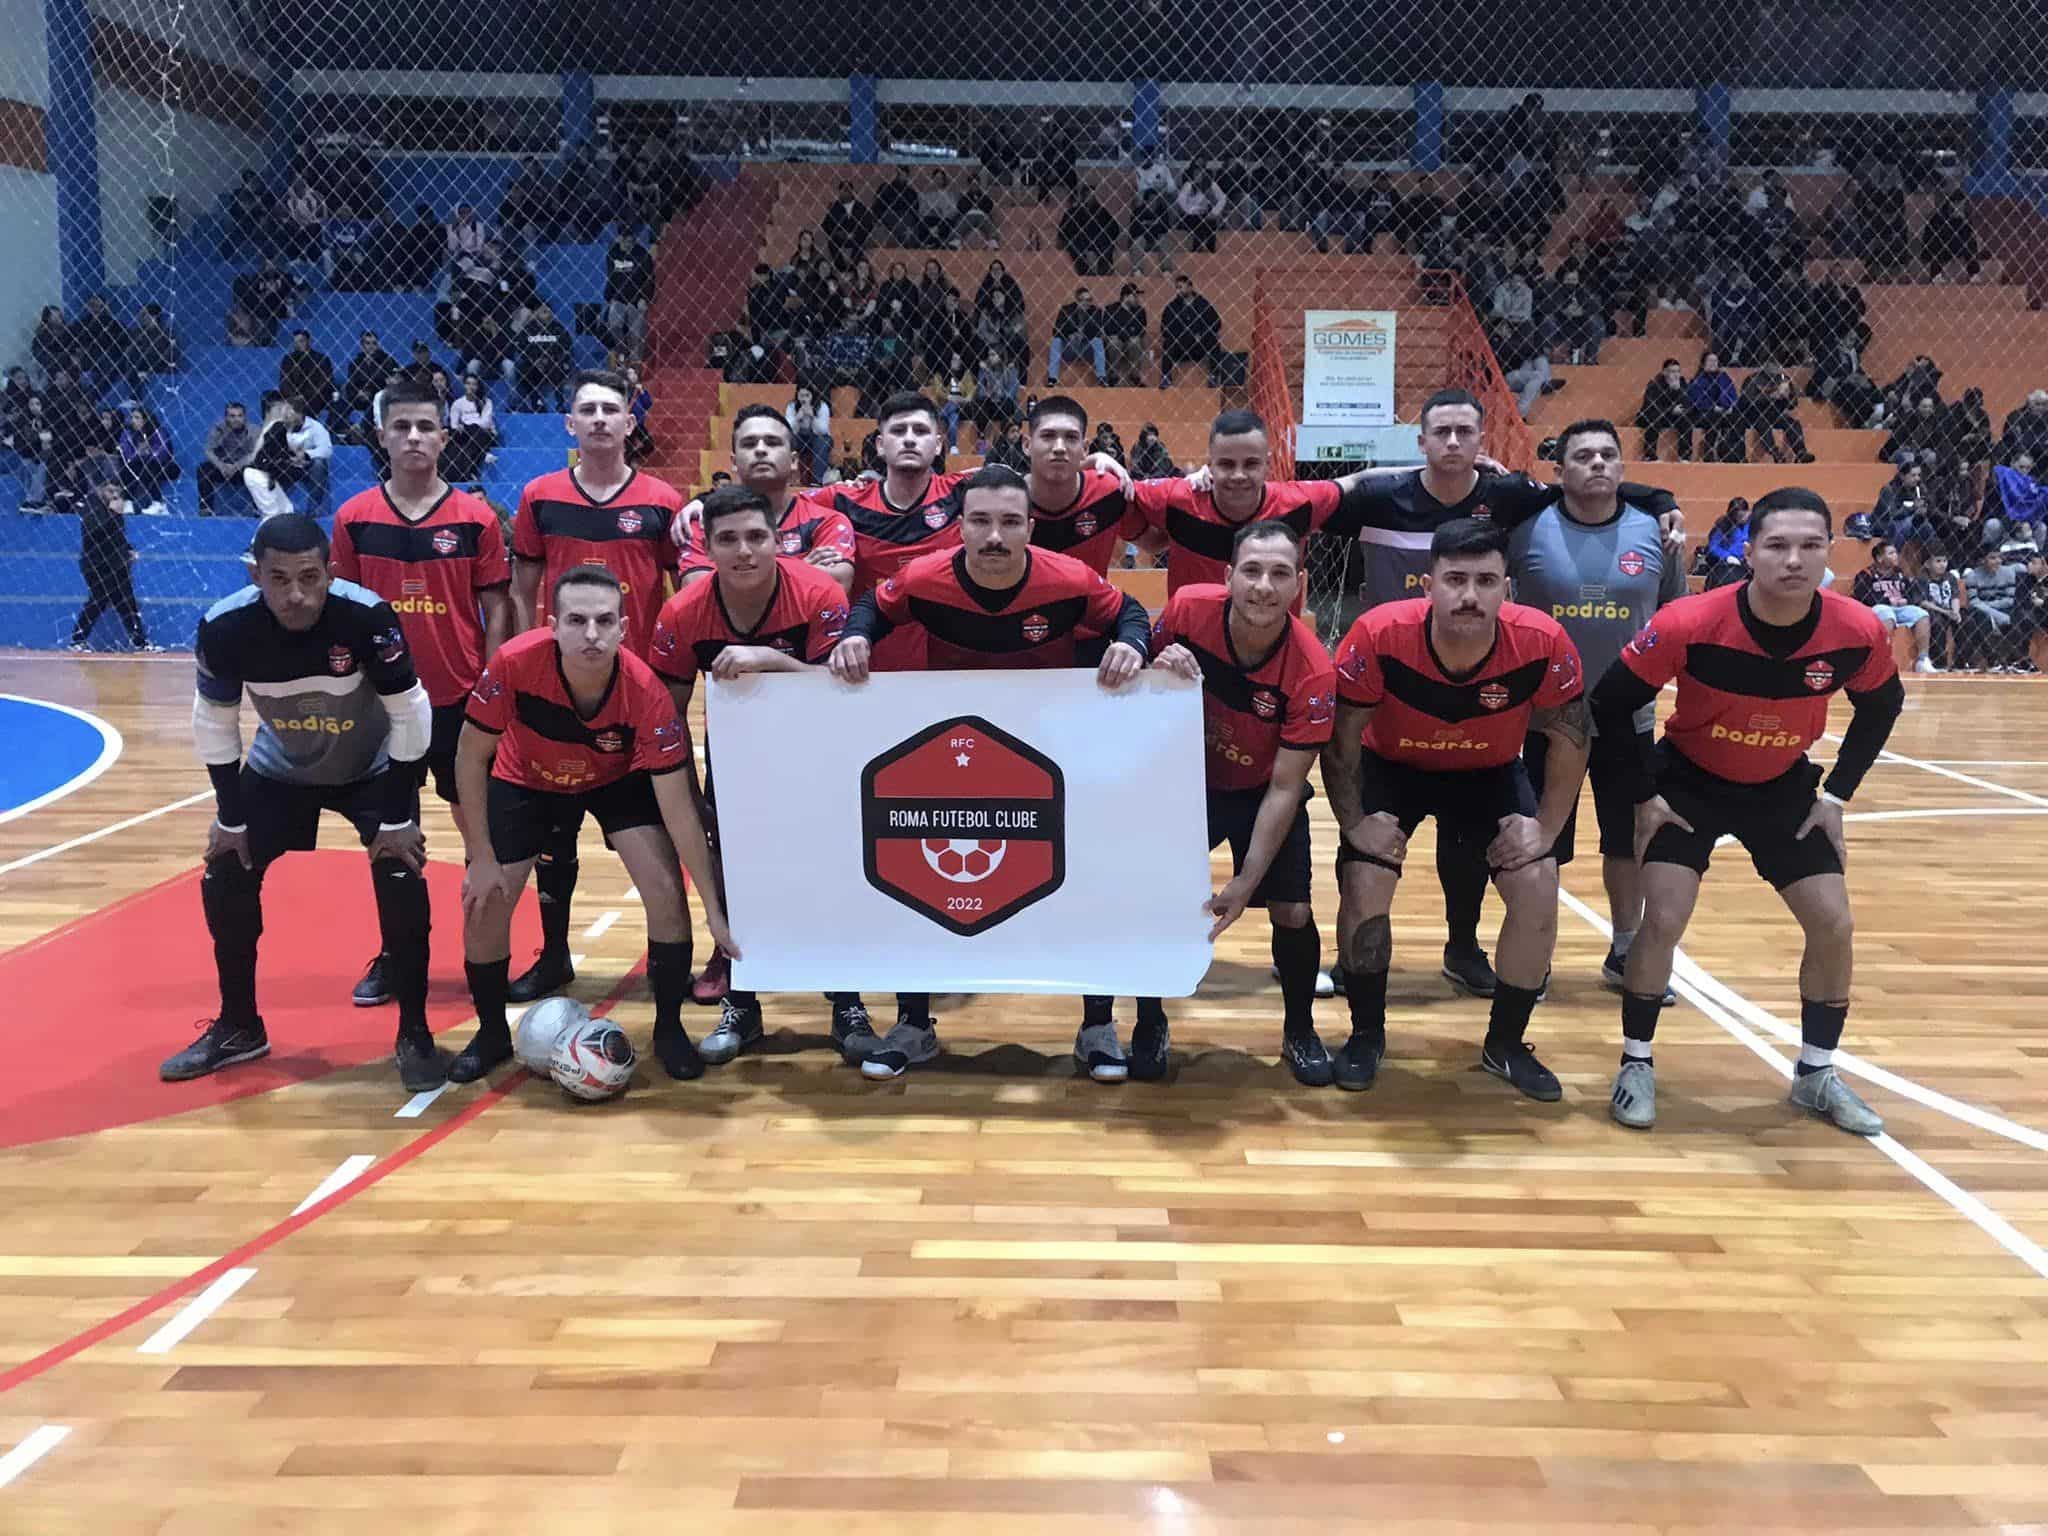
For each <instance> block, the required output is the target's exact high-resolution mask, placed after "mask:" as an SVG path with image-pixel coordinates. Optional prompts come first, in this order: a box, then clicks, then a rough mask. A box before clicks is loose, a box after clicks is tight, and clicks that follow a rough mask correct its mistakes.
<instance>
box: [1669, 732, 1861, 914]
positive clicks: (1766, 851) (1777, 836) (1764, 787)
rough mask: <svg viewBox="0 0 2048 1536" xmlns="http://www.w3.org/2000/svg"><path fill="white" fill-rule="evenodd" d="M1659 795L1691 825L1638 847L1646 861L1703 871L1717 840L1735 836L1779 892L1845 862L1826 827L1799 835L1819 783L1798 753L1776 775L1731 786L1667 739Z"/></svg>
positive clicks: (1817, 775)
mask: <svg viewBox="0 0 2048 1536" xmlns="http://www.w3.org/2000/svg"><path fill="white" fill-rule="evenodd" d="M1657 756H1658V769H1657V793H1658V794H1660V795H1662V796H1663V797H1664V799H1665V802H1666V803H1667V804H1668V805H1669V806H1670V807H1671V809H1673V810H1674V811H1676V812H1678V814H1679V815H1681V816H1683V817H1684V818H1685V819H1686V820H1687V821H1689V822H1691V823H1692V830H1691V831H1690V832H1687V831H1685V830H1684V829H1682V828H1680V827H1672V826H1664V827H1659V828H1658V829H1657V835H1656V836H1655V837H1653V838H1651V839H1650V846H1649V847H1648V848H1646V849H1644V850H1643V862H1644V863H1645V864H1682V865H1684V866H1685V867H1686V868H1687V869H1694V870H1698V871H1699V872H1700V873H1701V874H1703V875H1704V874H1705V873H1706V872H1707V863H1708V861H1709V860H1710V859H1712V858H1713V856H1714V844H1715V842H1716V841H1717V840H1718V839H1720V838H1723V837H1732V838H1734V839H1735V840H1736V841H1737V842H1738V843H1740V844H1742V846H1743V847H1744V848H1745V849H1746V850H1748V853H1749V861H1750V863H1752V864H1754V865H1755V866H1756V872H1757V873H1758V874H1760V875H1762V876H1763V877H1764V879H1766V880H1768V881H1769V882H1770V883H1771V885H1772V886H1773V887H1774V888H1775V889H1777V890H1780V891H1782V890H1784V889H1785V887H1786V886H1788V885H1791V884H1792V883H1793V882H1794V881H1798V880H1804V879H1806V877H1807V876H1809V875H1839V874H1840V873H1841V872H1842V861H1841V859H1840V858H1839V857H1837V856H1836V854H1835V845H1834V844H1833V843H1832V842H1830V841H1829V840H1828V836H1827V834H1826V833H1825V832H1822V831H1820V830H1819V829H1818V828H1816V829H1815V830H1814V831H1812V832H1809V833H1807V834H1806V836H1804V837H1800V836H1798V832H1799V824H1800V823H1801V822H1803V821H1804V820H1806V817H1807V813H1808V812H1810V811H1811V810H1812V809H1813V802H1814V796H1815V791H1816V790H1817V789H1819V787H1820V778H1821V773H1820V765H1819V764H1817V763H1814V762H1811V761H1809V760H1808V759H1806V758H1804V757H1802V758H1800V759H1799V761H1798V762H1796V763H1794V764H1793V765H1792V766H1791V767H1790V768H1787V769H1786V770H1785V771H1784V772H1783V773H1781V774H1779V775H1778V776H1777V777H1776V778H1775V779H1766V780H1765V781H1764V782H1763V783H1761V784H1736V783H1733V782H1732V781H1730V780H1728V779H1724V778H1722V777H1720V776H1719V775H1718V774H1712V773H1708V772H1707V771H1706V770H1705V769H1704V768H1702V767H1700V766H1699V765H1698V764H1697V763H1694V762H1692V761H1691V760H1690V759H1688V758H1686V757H1685V756H1684V755H1683V754H1682V753H1680V752H1678V751H1677V750H1675V749H1674V748H1673V747H1672V745H1671V744H1670V743H1669V742H1665V743H1663V744H1662V745H1661V746H1659V747H1658V749H1657Z"/></svg>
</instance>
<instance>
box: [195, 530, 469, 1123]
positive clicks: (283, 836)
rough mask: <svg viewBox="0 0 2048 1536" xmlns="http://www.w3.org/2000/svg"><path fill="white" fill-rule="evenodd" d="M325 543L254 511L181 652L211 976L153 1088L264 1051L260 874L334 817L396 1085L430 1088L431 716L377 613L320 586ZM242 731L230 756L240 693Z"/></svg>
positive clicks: (408, 662) (344, 591)
mask: <svg viewBox="0 0 2048 1536" xmlns="http://www.w3.org/2000/svg"><path fill="white" fill-rule="evenodd" d="M327 553H328V545H327V535H326V534H324V533H322V532H321V531H320V525H319V524H318V523H316V522H314V521H313V519H311V518H310V517H305V516H302V515H300V514H298V513H285V514H281V515H280V516H277V517H272V518H267V519H265V520H264V521H263V523H262V524H261V525H259V526H258V528H257V529H256V536H255V537H254V538H253V539H252V540H251V541H250V544H249V560H250V565H251V568H252V569H253V571H254V573H255V578H256V579H255V583H254V585H252V586H247V587H244V588H243V589H242V590H241V591H239V592H236V593H234V594H233V595H232V596H230V597H225V598H222V599H221V600H220V601H219V602H217V603H215V604H214V605H213V606H212V607H211V608H209V609H207V611H206V617H205V618H203V619H201V620H200V622H199V635H198V638H197V640H196V641H195V642H194V644H193V653H194V659H195V661H196V662H197V663H198V671H199V684H198V692H197V694H196V696H195V697H194V699H193V701H192V735H193V740H194V742H195V744H196V745H197V747H198V751H199V760H200V761H201V762H202V763H204V764H206V772H207V776H208V777H209V778H211V779H212V780H213V794H214V802H215V815H214V823H213V828H212V830H211V831H210V832H209V833H208V834H207V838H206V873H205V875H204V876H203V877H202V878H201V880H200V882H199V892H200V900H201V902H202V904H203V905H204V907H205V909H206V928H207V931H208V932H209V933H210V934H211V935H212V936H213V958H214V965H215V967H216V969H217V970H218V972H219V976H220V1015H219V1017H217V1018H215V1019H213V1020H212V1021H210V1022H209V1023H208V1025H207V1027H206V1032H205V1033H204V1034H203V1035H202V1036H200V1038H199V1039H198V1040H197V1041H195V1042H193V1044H191V1045H190V1046H188V1047H186V1048H185V1049H184V1050H182V1051H179V1052H178V1053H177V1054H176V1055H174V1056H172V1057H171V1058H170V1059H169V1060H167V1061H166V1062H164V1064H163V1066H162V1068H161V1074H162V1076H163V1078H164V1080H165V1081H166V1082H182V1081H184V1080H186V1079H188V1078H194V1077H204V1076H206V1075H207V1074H208V1073H209V1072H217V1071H219V1070H220V1069H221V1068H222V1067H230V1066H233V1065H234V1064H235V1063H237V1062H242V1061H253V1060H255V1059H256V1058H257V1057H259V1056H267V1055H269V1054H270V1038H269V1036H268V1035H267V1034H266V1033H265V1032H264V1028H263V1018H262V1016H261V1015H260V1014H259V1013H258V1012H257V1011H256V942H257V940H258V938H259V937H261V935H262V933H263V876H264V874H265V873H266V872H267V871H268V870H269V868H270V865H271V863H272V861H273V860H275V859H276V858H277V857H278V856H279V855H281V854H285V853H289V852H292V851H294V850H299V849H311V848H314V847H316V846H317V845H318V841H319V828H320V813H321V812H322V811H323V810H330V811H339V812H340V813H341V814H342V815H344V816H346V817H347V818H348V819H349V820H350V821H351V822H352V823H354V825H355V829H356V833H357V835H358V836H359V837H360V838H361V839H362V841H363V846H364V847H366V848H367V849H368V850H369V854H370V884H371V887H372V889H373V890H374V891H375V892H376V898H377V927H378V930H379V931H380V933H381V934H382V935H383V943H384V955H385V964H384V970H385V976H386V979H387V982H388V984H389V986H390V988H391V991H392V993H393V994H394V995H395V996H396V997H397V998H398V1039H397V1057H398V1078H399V1081H400V1082H401V1083H402V1084H404V1086H405V1089H406V1091H407V1092H408V1093H420V1092H423V1091H425V1090H427V1089H430V1088H438V1087H439V1086H440V1085H441V1082H442V1080H443V1066H442V1062H441V1054H440V1052H439V1051H438V1050H437V1049H436V1048H435V1045H434V1037H433V1034H432V1032H431V1031H430V1030H429V1029H428V1027H427V932H428V923H429V916H430V914H429V912H428V906H427V887H426V881H425V879H424V878H423V876H422V873H421V872H422V870H423V869H424V867H425V865H426V839H425V838H424V837H423V836H422V834H421V832H420V827H419V760H420V758H421V757H423V756H424V755H425V754H426V750H427V743H428V740H429V738H430V736H431V733H432V729H433V707H432V705H431V704H430V703H429V702H428V698H427V690H426V689H424V688H422V687H421V686H420V682H419V678H418V677H417V676H416V675H415V674H414V672H413V664H412V655H411V652H410V651H408V650H407V648H406V644H405V632H404V630H403V629H402V628H400V626H399V622H398V615H396V614H395V613H393V612H392V611H391V605H390V604H388V603H386V602H385V601H384V600H383V599H382V598H380V597H378V596H377V595H376V594H375V593H374V592H369V591H365V590H364V589H363V588H361V587H359V586H357V585H355V584H354V583H353V582H348V581H336V580H335V579H334V574H333V571H332V570H331V568H330V567H329V565H328V559H327ZM244 693H247V694H248V695H249V697H250V698H251V700H252V701H253V702H254V704H255V706H256V713H257V716H258V720H259V724H258V725H257V728H256V740H255V742H254V744H253V745H252V746H251V747H250V749H249V760H248V762H246V763H244V762H243V761H242V722H241V706H242V695H243V694H244Z"/></svg>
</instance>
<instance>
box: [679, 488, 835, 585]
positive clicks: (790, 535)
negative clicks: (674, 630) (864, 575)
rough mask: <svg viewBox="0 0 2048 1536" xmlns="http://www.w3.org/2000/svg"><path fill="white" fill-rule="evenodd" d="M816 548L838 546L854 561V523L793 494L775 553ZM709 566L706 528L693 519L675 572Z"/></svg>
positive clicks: (778, 525) (777, 533)
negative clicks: (705, 545) (705, 540)
mask: <svg viewBox="0 0 2048 1536" xmlns="http://www.w3.org/2000/svg"><path fill="white" fill-rule="evenodd" d="M814 549H831V550H837V551H838V552H839V553H840V554H841V555H843V556H844V557H845V558H846V559H847V560H849V561H851V560H852V559H853V524H852V523H850V522H848V521H847V520H846V514H845V513H844V512H840V511H838V510H836V509H834V508H832V507H826V506H820V505H819V504H818V503H817V502H815V501H812V500H809V499H808V498H806V497H805V496H803V495H797V496H794V497H791V498H790V503H789V505H788V506H787V507H786V508H784V509H783V513H782V517H781V519H780V520H779V521H778V522H777V523H776V524H775V553H776V554H778V555H795V556H797V557H798V558H799V559H800V558H802V557H803V556H805V555H808V554H809V553H810V552H811V551H812V550H814ZM710 569H711V554H710V551H708V550H707V549H705V547H704V529H703V528H702V526H700V525H699V524H696V523H692V524H691V525H690V526H689V527H688V528H687V529H686V530H685V531H684V533H683V547H682V550H681V552H680V553H679V554H678V555H677V557H676V574H677V575H678V576H686V575H688V574H689V573H690V572H691V571H708V570H710Z"/></svg>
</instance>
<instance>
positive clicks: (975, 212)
mask: <svg viewBox="0 0 2048 1536" xmlns="http://www.w3.org/2000/svg"><path fill="white" fill-rule="evenodd" d="M1001 238H1002V230H1001V228H1000V226H999V225H998V223H997V221H996V199H995V194H994V193H993V192H991V191H990V190H989V185H988V180H987V178H986V177H984V176H983V175H982V173H981V170H980V168H979V167H977V168H976V169H974V170H971V171H969V172H968V173H967V183H966V185H965V186H963V187H961V189H960V217H959V220H958V221H957V222H956V223H955V224H954V225H953V244H954V245H955V246H956V247H963V248H964V247H965V246H966V245H967V243H968V242H969V241H970V240H973V241H975V242H977V244H978V246H979V248H980V249H982V250H985V251H992V250H994V249H995V248H996V246H997V245H998V244H999V243H1000V241H1001Z"/></svg>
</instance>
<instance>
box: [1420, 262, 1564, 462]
mask: <svg viewBox="0 0 2048 1536" xmlns="http://www.w3.org/2000/svg"><path fill="white" fill-rule="evenodd" d="M1422 279H1423V281H1424V283H1425V284H1427V285H1429V286H1431V287H1432V288H1433V289H1435V290H1437V291H1441V292H1442V293H1443V295H1444V300H1445V306H1446V307H1447V308H1448V309H1449V310H1450V312H1451V327H1450V333H1449V335H1448V336H1447V337H1446V338H1445V346H1446V348H1447V350H1448V353H1449V356H1448V358H1447V361H1448V363H1449V368H1448V373H1447V376H1446V378H1445V381H1444V382H1445V384H1446V385H1447V386H1448V387H1451V388H1456V389H1468V390H1470V391H1471V392H1472V393H1473V394H1474V395H1476V396H1477V397H1478V399H1479V402H1480V404H1481V405H1483V406H1484V407H1485V408H1486V432H1485V438H1484V441H1485V445H1486V451H1487V452H1488V453H1489V454H1491V455H1492V456H1493V457H1494V458H1496V459H1498V460H1500V462H1501V463H1503V464H1505V465H1507V467H1508V468H1509V469H1519V470H1523V471H1527V470H1529V469H1531V468H1532V467H1534V465H1535V463H1536V441H1535V439H1534V438H1533V437H1531V436H1530V434H1529V428H1528V424H1527V423H1525V422H1524V421H1523V420H1522V413H1521V410H1520V408H1519V407H1518V406H1517V404H1516V402H1515V392H1514V391H1513V390H1512V389H1509V388H1508V381H1507V378H1506V376H1505V375H1503V374H1502V373H1501V369H1500V359H1499V358H1497V357H1496V356H1494V352H1493V343H1492V342H1490V341H1488V340H1487V339H1486V327H1485V326H1483V325H1481V324H1480V323H1479V315H1478V313H1477V312H1476V311H1475V310H1474V309H1473V308H1472V301H1471V300H1470V299H1468V298H1467V297H1466V296H1465V285H1464V283H1463V282H1462V281H1461V280H1460V279H1459V277H1458V274H1457V273H1455V272H1439V271H1431V272H1425V273H1423V274H1422Z"/></svg>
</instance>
